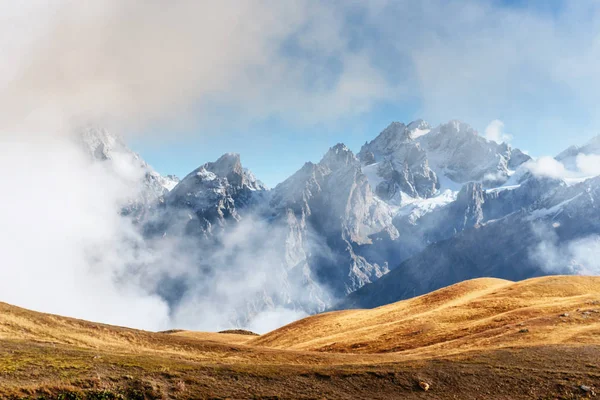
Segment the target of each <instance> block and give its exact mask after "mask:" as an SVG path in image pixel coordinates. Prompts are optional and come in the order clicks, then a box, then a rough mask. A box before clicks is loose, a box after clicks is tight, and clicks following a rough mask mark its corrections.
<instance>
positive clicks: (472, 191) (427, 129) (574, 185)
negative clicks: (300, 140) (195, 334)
mask: <svg viewBox="0 0 600 400" xmlns="http://www.w3.org/2000/svg"><path fill="white" fill-rule="evenodd" d="M81 137H82V138H83V142H82V143H83V144H84V146H83V148H84V149H85V150H86V151H87V152H88V154H89V155H90V156H91V157H92V158H93V159H94V160H95V162H100V163H107V162H108V163H115V164H119V165H128V168H131V169H134V170H137V171H138V173H139V176H140V178H139V179H138V185H139V187H140V190H139V191H138V194H137V196H136V197H134V198H129V199H127V201H126V202H125V203H124V204H122V210H121V214H122V216H123V218H126V219H130V220H132V221H133V223H134V226H135V229H136V230H138V231H139V232H140V235H141V236H140V237H141V238H142V239H141V240H142V243H143V244H142V245H141V246H142V247H143V248H144V249H145V250H144V251H146V252H148V254H151V255H152V257H146V258H145V259H138V260H136V262H135V263H134V264H135V265H130V266H129V267H128V268H127V270H128V271H129V272H128V273H130V274H133V275H134V276H137V277H138V278H136V279H138V280H140V277H142V278H141V283H140V284H141V285H142V286H143V287H144V288H145V290H147V291H148V292H149V293H152V294H153V295H156V296H158V297H159V298H161V299H162V300H163V301H164V302H165V303H166V304H167V305H168V307H169V310H170V311H169V315H170V317H169V318H170V321H171V322H170V324H171V325H173V326H186V327H192V328H193V327H204V326H208V324H210V325H211V326H213V327H214V326H217V327H223V328H224V327H231V326H236V327H253V328H255V329H257V330H264V328H263V326H268V327H276V326H277V324H281V323H284V322H289V321H290V320H293V319H295V318H298V317H300V316H303V315H306V314H312V313H316V312H321V311H324V310H326V309H329V308H355V307H375V306H379V305H383V304H387V303H390V302H394V301H398V300H401V299H404V298H408V297H412V296H415V295H419V294H423V293H426V292H429V291H432V290H435V289H437V288H440V287H444V286H447V285H450V284H453V283H456V282H459V281H462V280H465V279H471V278H476V277H483V276H492V277H498V278H505V279H510V280H520V279H525V278H529V277H533V276H539V275H546V274H584V273H585V274H598V273H600V266H599V265H598V262H597V261H596V260H595V258H594V257H592V256H590V254H591V253H592V252H594V251H596V250H598V249H600V244H599V243H600V240H599V238H600V236H599V234H600V217H599V216H598V215H600V214H598V212H597V207H598V206H597V204H596V200H597V199H599V198H600V181H599V180H598V178H597V177H594V176H593V174H592V175H589V173H590V169H589V168H587V169H586V166H585V164H582V161H581V160H589V159H590V158H591V157H596V156H598V155H600V151H599V147H598V146H595V141H592V142H591V143H589V144H587V145H584V146H581V147H571V148H569V149H567V150H566V151H565V152H563V153H561V155H559V156H557V157H556V159H552V161H551V162H550V163H548V161H547V160H546V159H545V158H540V159H537V160H533V159H532V158H531V157H529V156H528V155H526V154H525V153H523V152H522V151H520V150H519V149H515V148H512V147H511V146H510V145H508V144H505V143H501V144H499V143H497V142H494V141H490V140H487V139H486V138H484V137H482V136H480V135H479V134H478V133H477V132H476V131H475V130H474V129H473V128H471V127H470V126H469V125H468V124H465V123H463V122H459V121H450V122H448V123H446V124H442V125H440V126H437V127H431V126H430V125H429V124H428V123H427V122H425V121H422V120H418V121H415V122H412V123H410V124H403V123H399V122H393V123H392V124H390V126H388V127H387V128H386V129H385V130H383V131H382V132H381V133H380V134H379V135H378V136H376V137H375V138H374V139H373V140H372V141H370V142H368V143H366V144H365V145H364V146H363V147H362V148H361V150H360V152H359V153H358V154H356V155H355V154H354V153H353V152H352V151H351V150H350V149H349V148H348V147H346V146H345V145H344V144H342V143H339V144H337V145H335V146H333V147H331V148H330V149H329V150H328V151H326V152H325V155H324V156H323V158H322V159H321V161H320V162H318V163H316V164H315V163H311V162H307V163H306V164H305V165H304V166H302V167H301V168H300V169H299V170H298V171H297V172H296V173H294V174H293V175H292V176H290V177H289V178H288V179H286V180H285V181H283V182H282V183H280V184H279V185H277V186H276V187H275V188H273V189H268V188H266V187H265V185H264V184H262V183H261V182H260V180H259V179H257V177H255V176H254V174H253V173H252V172H251V171H249V170H248V169H246V168H244V167H243V165H242V158H241V156H240V155H239V154H234V153H228V154H224V155H223V156H222V157H220V158H219V159H218V160H216V161H214V162H206V163H204V164H202V165H201V166H200V167H198V168H197V169H196V170H194V171H192V172H191V173H189V174H188V175H187V176H186V177H184V178H183V179H181V180H178V179H177V178H175V177H163V176H161V175H159V174H158V173H157V172H155V171H154V170H153V169H152V168H151V167H150V166H148V164H147V163H145V162H144V161H143V160H142V159H141V158H140V157H139V156H138V155H137V154H135V153H133V152H132V151H131V150H129V149H128V148H127V146H126V145H125V144H124V142H123V141H122V140H121V139H120V138H119V137H118V136H115V135H111V134H110V133H108V132H107V131H106V130H102V129H87V130H84V131H83V133H82V135H81ZM577 160H579V161H577ZM548 165H550V167H551V168H550V170H549V171H548V169H549V168H548ZM556 165H559V166H562V167H563V169H564V171H567V172H568V173H564V174H563V175H564V176H562V177H561V176H556V174H554V172H553V171H554V170H556ZM582 166H583V168H582ZM128 168H122V167H120V168H119V170H122V171H127V169H128ZM558 170H559V171H563V170H561V169H560V168H559V169H558ZM586 174H587V175H586ZM137 246H140V244H138V245H137ZM265 324H266V325H265Z"/></svg>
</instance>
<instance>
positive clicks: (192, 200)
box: [147, 154, 266, 236]
mask: <svg viewBox="0 0 600 400" xmlns="http://www.w3.org/2000/svg"><path fill="white" fill-rule="evenodd" d="M264 192H266V188H265V186H264V185H263V184H262V183H261V182H260V181H258V180H257V179H256V178H255V177H254V175H252V174H251V173H250V172H249V171H247V170H245V169H244V168H243V167H242V164H241V161H240V156H239V155H238V154H225V155H223V156H222V157H220V158H219V159H218V160H217V161H215V162H209V163H206V164H204V165H202V166H201V167H199V168H197V169H196V170H194V171H192V172H191V173H190V174H188V175H187V176H186V177H185V178H183V179H182V180H181V182H179V183H178V184H177V185H176V186H175V187H174V188H173V190H171V192H169V193H168V194H166V195H165V196H164V202H163V204H162V208H161V210H162V211H161V212H160V214H159V215H158V216H157V217H156V218H155V219H154V220H153V221H150V222H149V225H148V227H147V232H151V231H154V232H155V233H156V234H164V233H166V232H170V233H171V234H174V233H176V234H181V233H182V232H185V233H186V234H189V235H198V236H206V235H211V234H212V233H213V230H214V229H215V228H218V229H223V228H224V227H225V226H226V224H227V223H228V222H230V221H239V220H240V219H241V218H242V216H241V215H240V212H242V213H243V211H242V210H244V209H248V208H251V207H252V206H254V205H256V204H258V203H259V202H260V200H261V196H262V195H263V194H264Z"/></svg>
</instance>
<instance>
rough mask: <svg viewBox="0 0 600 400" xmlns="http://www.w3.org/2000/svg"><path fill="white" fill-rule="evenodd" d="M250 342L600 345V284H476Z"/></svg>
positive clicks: (382, 346)
mask: <svg viewBox="0 0 600 400" xmlns="http://www.w3.org/2000/svg"><path fill="white" fill-rule="evenodd" d="M565 313H566V314H565ZM561 314H565V316H561ZM249 343H250V344H253V345H260V346H268V347H274V348H282V349H284V348H285V349H297V350H316V351H327V352H332V351H333V352H351V353H380V352H403V353H404V354H405V355H407V356H408V355H411V356H439V355H448V354H454V353H458V352H464V351H472V350H482V349H486V350H490V349H495V348H501V347H507V346H536V345H549V344H586V343H587V344H600V277H583V276H549V277H541V278H534V279H529V280H526V281H522V282H516V283H515V282H510V281H506V280H501V279H492V278H482V279H474V280H470V281H465V282H462V283H459V284H456V285H453V286H450V287H447V288H444V289H440V290H437V291H435V292H432V293H429V294H426V295H423V296H419V297H416V298H413V299H410V300H405V301H400V302H398V303H394V304H389V305H386V306H383V307H379V308H376V309H372V310H347V311H337V312H331V313H325V314H321V315H316V316H312V317H308V318H305V319H303V320H300V321H297V322H295V323H292V324H290V325H287V326H284V327H282V328H280V329H278V330H276V331H273V332H271V333H269V334H267V335H264V336H261V337H260V338H257V339H254V340H253V341H251V342H249Z"/></svg>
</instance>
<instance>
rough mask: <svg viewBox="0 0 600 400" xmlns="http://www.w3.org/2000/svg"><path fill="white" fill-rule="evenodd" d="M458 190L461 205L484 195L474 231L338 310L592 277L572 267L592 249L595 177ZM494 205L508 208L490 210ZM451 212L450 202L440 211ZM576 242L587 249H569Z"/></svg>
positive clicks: (408, 263)
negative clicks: (457, 288) (456, 289)
mask: <svg viewBox="0 0 600 400" xmlns="http://www.w3.org/2000/svg"><path fill="white" fill-rule="evenodd" d="M462 192H463V193H462V195H461V196H460V197H461V198H462V199H463V200H467V202H466V203H467V204H481V201H482V197H483V204H482V207H481V210H478V212H477V213H475V214H476V215H477V216H478V218H477V220H479V222H478V224H477V225H476V226H474V227H472V228H470V229H464V230H462V231H460V232H457V233H455V234H454V235H452V236H450V237H449V238H448V239H446V240H438V241H435V242H432V243H431V244H430V245H429V246H427V247H426V248H424V249H423V251H421V252H418V253H416V254H415V255H414V256H413V257H411V258H409V259H407V260H405V261H404V262H403V263H401V264H400V265H399V266H398V267H397V268H395V269H394V270H392V271H391V272H390V273H389V274H387V275H386V276H384V277H383V278H382V279H380V280H379V281H377V282H376V283H374V284H372V285H367V286H366V287H364V288H361V289H359V290H358V291H356V292H355V293H353V294H352V295H350V296H349V297H348V298H347V299H346V300H344V301H343V302H342V303H341V304H339V305H338V306H337V307H338V308H355V307H376V306H379V305H383V304H387V303H390V302H394V301H398V300H401V299H405V298H409V297H412V296H415V295H420V294H423V293H426V292H429V291H432V290H436V289H438V288H441V287H444V286H447V285H450V284H453V283H456V282H459V281H462V280H465V279H472V278H476V277H484V276H488V277H498V278H504V279H509V280H521V279H525V278H530V277H534V276H539V275H548V274H570V273H588V274H589V273H593V271H589V270H585V269H583V270H582V269H581V268H584V267H585V266H581V265H579V264H578V262H579V261H580V259H578V257H579V258H581V257H584V261H585V257H590V255H591V254H589V253H590V251H595V250H594V249H597V247H589V246H587V243H588V242H589V241H590V240H591V241H592V242H593V241H594V240H595V241H596V242H595V243H600V212H599V211H600V203H599V202H598V199H600V177H596V178H592V179H588V180H586V181H585V182H582V183H579V184H576V185H567V184H565V183H564V182H561V181H558V180H549V179H536V178H534V177H532V178H530V181H529V182H527V183H526V184H524V185H522V186H520V187H518V188H515V189H506V190H501V191H495V192H491V193H490V191H484V192H481V190H480V188H478V187H476V186H473V187H467V188H465V189H463V191H462ZM458 202H459V201H458V199H457V202H456V203H458ZM499 202H504V203H505V204H509V205H510V207H508V206H503V207H498V206H497V205H494V204H498V203H499ZM490 205H493V206H490ZM455 206H456V204H455V203H451V204H449V205H448V206H446V207H445V208H446V209H450V208H452V207H455ZM498 209H503V211H502V213H501V214H502V217H501V218H498V219H491V218H490V217H489V215H490V214H495V213H497V212H498V211H497V210H498ZM486 213H487V214H488V216H487V217H486ZM482 215H483V217H482ZM442 220H444V219H442ZM444 221H448V220H444ZM484 221H485V222H484ZM471 222H474V221H473V220H471ZM581 240H583V241H584V242H583V243H584V244H586V245H585V246H583V247H582V246H579V247H576V245H577V244H578V243H582V242H579V241H581ZM586 240H587V241H588V242H586ZM574 246H575V247H574ZM573 249H576V250H577V251H579V252H582V251H587V252H588V254H587V255H586V254H585V253H584V254H583V255H582V254H579V253H578V252H577V251H575V250H573ZM588 261H589V260H588ZM595 273H598V271H597V270H596V271H595Z"/></svg>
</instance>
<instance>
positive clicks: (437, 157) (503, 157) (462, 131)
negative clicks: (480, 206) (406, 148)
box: [419, 121, 530, 186]
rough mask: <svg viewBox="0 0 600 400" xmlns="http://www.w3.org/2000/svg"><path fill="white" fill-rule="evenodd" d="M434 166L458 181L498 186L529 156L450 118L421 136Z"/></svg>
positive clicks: (421, 140) (421, 141)
mask: <svg viewBox="0 0 600 400" xmlns="http://www.w3.org/2000/svg"><path fill="white" fill-rule="evenodd" d="M419 143H420V144H421V145H422V146H423V148H424V149H426V151H427V154H428V157H429V159H430V163H431V164H432V165H434V169H436V170H442V171H444V174H445V175H446V176H447V177H448V178H450V179H451V180H453V181H454V182H457V183H465V182H468V181H481V182H483V183H484V185H486V186H490V185H491V186H498V185H500V184H502V183H504V182H506V180H507V179H508V177H509V172H510V168H513V169H514V168H516V167H518V166H519V165H521V164H523V163H524V162H526V161H528V160H529V159H530V157H529V156H527V155H525V154H523V153H522V152H521V151H520V150H518V149H512V148H511V147H510V146H508V145H507V144H498V143H496V142H493V141H489V140H486V139H484V138H483V137H481V136H479V134H478V133H477V131H476V130H474V129H473V128H471V127H470V126H469V125H468V124H465V123H462V122H459V121H450V122H448V123H446V124H443V125H440V126H438V127H437V128H435V129H432V130H431V132H429V134H427V135H424V136H422V137H421V138H419Z"/></svg>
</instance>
